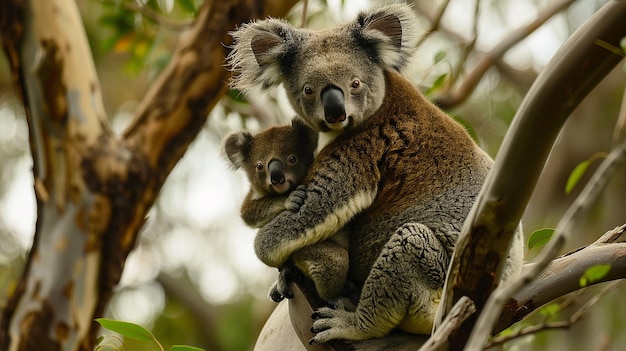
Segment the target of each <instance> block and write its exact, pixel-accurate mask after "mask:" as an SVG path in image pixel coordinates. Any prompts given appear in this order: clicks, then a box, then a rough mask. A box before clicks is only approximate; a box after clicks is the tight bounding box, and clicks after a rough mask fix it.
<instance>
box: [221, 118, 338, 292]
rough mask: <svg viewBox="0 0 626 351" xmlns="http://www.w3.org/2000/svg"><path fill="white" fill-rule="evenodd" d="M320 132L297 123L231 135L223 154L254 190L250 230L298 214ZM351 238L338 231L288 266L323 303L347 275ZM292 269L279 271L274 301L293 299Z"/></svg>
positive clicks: (246, 207)
mask: <svg viewBox="0 0 626 351" xmlns="http://www.w3.org/2000/svg"><path fill="white" fill-rule="evenodd" d="M317 140H318V133H317V132H316V131H314V130H313V129H311V128H309V127H308V126H307V125H305V124H304V122H302V121H301V120H299V119H298V118H295V119H294V120H293V121H292V123H291V125H286V126H277V127H271V128H268V129H266V130H264V131H262V132H260V133H258V134H255V135H253V134H251V133H249V132H245V131H239V132H234V133H232V134H230V135H228V136H227V137H226V138H225V139H224V141H223V143H222V151H223V153H224V154H225V156H226V157H227V159H228V161H229V162H230V164H231V166H233V167H234V168H235V169H238V168H241V169H243V170H244V171H245V172H246V175H247V176H248V180H249V181H250V191H249V192H248V194H247V195H246V198H245V199H244V201H243V204H242V205H241V218H242V219H243V220H244V222H245V223H246V224H247V225H248V226H250V227H251V228H261V227H263V226H264V225H265V224H266V223H268V222H269V221H271V220H272V219H273V218H274V217H275V216H276V215H277V214H279V213H281V212H283V211H285V210H290V211H297V210H298V209H299V208H300V206H301V205H302V203H303V201H304V198H303V196H304V193H305V192H304V191H303V190H301V189H297V187H298V185H300V184H301V183H302V180H303V179H304V177H305V175H306V172H307V170H308V168H309V166H310V165H311V164H312V163H313V158H314V153H315V150H316V148H317ZM347 249H348V236H347V233H346V232H345V230H342V231H340V232H339V233H337V234H336V235H334V236H332V237H331V238H329V239H328V240H326V241H322V242H319V243H317V244H315V245H312V246H307V247H305V248H302V249H300V250H298V251H296V252H294V254H293V255H292V256H291V260H290V263H291V264H293V265H294V266H295V267H296V268H298V270H300V271H301V272H302V273H303V274H304V276H305V277H306V278H308V279H310V280H311V281H312V282H313V284H314V286H315V290H316V292H317V294H318V295H319V297H320V298H321V299H322V300H323V301H328V300H330V299H332V298H335V297H338V296H339V295H340V293H341V291H342V289H343V288H344V285H345V283H346V279H347V275H348V251H347ZM289 275H290V271H289V265H286V266H284V267H282V268H281V274H280V275H279V278H278V281H277V282H276V284H275V285H274V286H273V287H272V289H271V290H270V297H271V298H272V299H273V300H274V301H280V300H282V299H283V298H284V297H291V296H283V295H289V294H290V292H291V290H290V288H289V286H288V281H290V277H289Z"/></svg>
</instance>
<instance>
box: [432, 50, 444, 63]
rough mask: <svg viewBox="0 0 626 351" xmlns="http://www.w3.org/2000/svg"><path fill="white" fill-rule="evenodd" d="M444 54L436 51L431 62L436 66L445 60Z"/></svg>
mask: <svg viewBox="0 0 626 351" xmlns="http://www.w3.org/2000/svg"><path fill="white" fill-rule="evenodd" d="M446 55H447V54H446V52H445V51H437V53H436V54H435V57H434V58H433V61H434V63H435V64H438V63H439V62H441V61H442V60H443V59H445V58H446Z"/></svg>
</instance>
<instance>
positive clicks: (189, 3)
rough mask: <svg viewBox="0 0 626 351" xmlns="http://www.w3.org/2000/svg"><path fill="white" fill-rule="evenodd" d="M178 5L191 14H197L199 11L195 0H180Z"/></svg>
mask: <svg viewBox="0 0 626 351" xmlns="http://www.w3.org/2000/svg"><path fill="white" fill-rule="evenodd" d="M178 5H179V6H180V8H181V9H183V10H184V11H185V12H187V13H190V14H195V13H196V11H197V10H196V4H195V3H194V2H193V0H178Z"/></svg>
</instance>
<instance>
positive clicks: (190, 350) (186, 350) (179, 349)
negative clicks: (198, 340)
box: [170, 345, 205, 351]
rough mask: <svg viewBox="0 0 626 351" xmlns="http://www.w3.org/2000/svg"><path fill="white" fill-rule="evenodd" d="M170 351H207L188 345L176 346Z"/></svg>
mask: <svg viewBox="0 0 626 351" xmlns="http://www.w3.org/2000/svg"><path fill="white" fill-rule="evenodd" d="M170 351H205V350H204V349H201V348H199V347H193V346H186V345H174V346H172V348H171V349H170Z"/></svg>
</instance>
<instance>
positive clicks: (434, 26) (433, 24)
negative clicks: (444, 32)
mask: <svg viewBox="0 0 626 351" xmlns="http://www.w3.org/2000/svg"><path fill="white" fill-rule="evenodd" d="M449 3H450V0H445V1H444V2H443V4H442V5H441V8H439V12H437V15H435V17H434V18H433V19H432V20H431V24H430V28H429V29H428V30H427V31H426V33H425V34H424V36H422V37H421V38H420V40H419V41H418V42H417V46H420V45H422V43H423V42H424V41H425V40H426V39H427V38H428V37H429V36H430V35H431V34H433V33H434V32H436V31H437V30H439V25H440V24H441V18H442V17H443V15H444V14H445V13H446V9H447V8H448V4H449Z"/></svg>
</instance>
